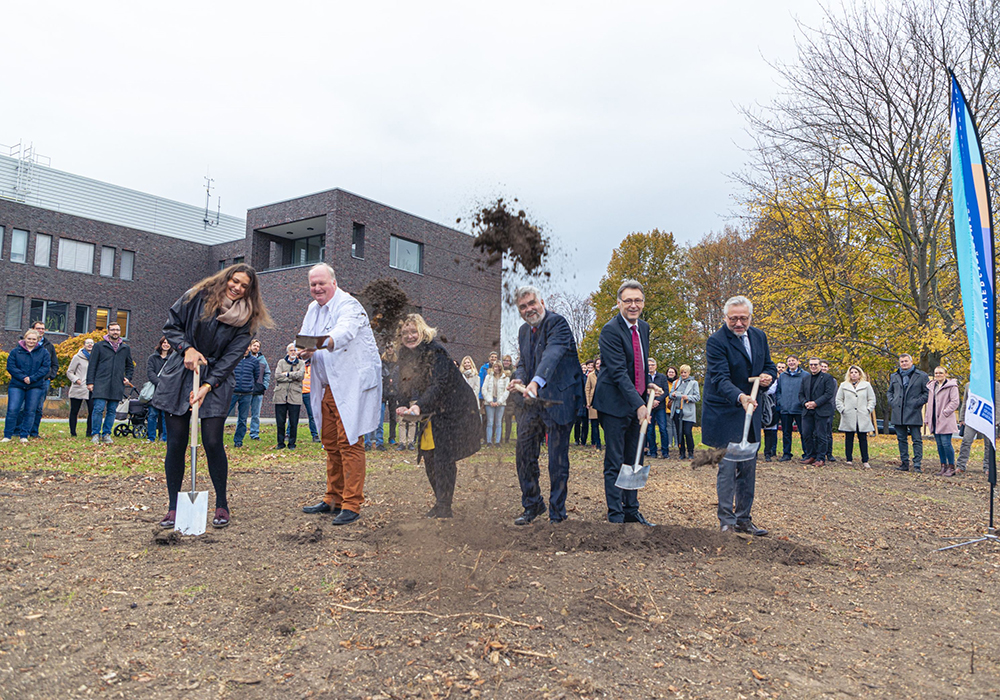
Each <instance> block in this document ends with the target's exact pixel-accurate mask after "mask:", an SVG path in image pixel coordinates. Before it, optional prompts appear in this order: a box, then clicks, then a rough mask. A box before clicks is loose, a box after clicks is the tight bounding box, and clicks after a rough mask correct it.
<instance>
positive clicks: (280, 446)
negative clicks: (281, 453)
mask: <svg viewBox="0 0 1000 700" xmlns="http://www.w3.org/2000/svg"><path fill="white" fill-rule="evenodd" d="M271 449H272V450H283V449H285V446H284V445H275V446H274V447H272V448H271Z"/></svg>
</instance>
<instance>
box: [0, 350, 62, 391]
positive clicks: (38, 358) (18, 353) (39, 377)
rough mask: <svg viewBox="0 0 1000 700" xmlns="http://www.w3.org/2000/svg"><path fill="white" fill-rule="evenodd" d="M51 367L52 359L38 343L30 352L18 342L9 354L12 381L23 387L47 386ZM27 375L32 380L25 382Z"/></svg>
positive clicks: (8, 369)
mask: <svg viewBox="0 0 1000 700" xmlns="http://www.w3.org/2000/svg"><path fill="white" fill-rule="evenodd" d="M51 368H52V359H51V358H50V357H49V353H47V352H46V351H45V348H43V347H42V346H41V345H36V346H35V349H34V350H32V351H31V352H28V351H27V350H25V349H24V348H22V347H21V344H20V343H18V344H17V345H15V346H14V349H13V350H11V351H10V354H9V355H7V373H8V374H10V383H11V384H13V385H15V386H19V387H21V388H22V389H41V388H42V387H43V386H45V380H46V379H48V378H49V370H50V369H51ZM25 377H27V378H28V379H30V380H31V382H29V383H28V384H25V383H24V379H25Z"/></svg>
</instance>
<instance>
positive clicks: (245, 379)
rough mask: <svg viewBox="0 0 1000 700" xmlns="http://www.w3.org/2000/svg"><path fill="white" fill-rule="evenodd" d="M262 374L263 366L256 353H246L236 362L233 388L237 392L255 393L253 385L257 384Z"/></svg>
mask: <svg viewBox="0 0 1000 700" xmlns="http://www.w3.org/2000/svg"><path fill="white" fill-rule="evenodd" d="M263 375H264V368H263V367H262V366H261V364H260V361H259V360H258V359H257V357H256V355H247V356H246V357H244V358H242V359H241V360H240V361H239V362H238V363H236V368H235V369H234V370H233V377H234V378H235V379H236V384H235V386H234V388H233V391H235V392H236V393H237V394H255V393H257V392H255V391H254V386H256V385H257V384H259V383H260V382H261V381H262V379H263Z"/></svg>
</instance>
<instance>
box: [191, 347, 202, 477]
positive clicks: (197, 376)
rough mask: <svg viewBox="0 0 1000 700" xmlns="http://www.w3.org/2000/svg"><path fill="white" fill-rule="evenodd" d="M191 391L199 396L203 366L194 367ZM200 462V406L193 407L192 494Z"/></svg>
mask: <svg viewBox="0 0 1000 700" xmlns="http://www.w3.org/2000/svg"><path fill="white" fill-rule="evenodd" d="M192 382H193V384H192V388H191V390H192V391H193V392H194V393H195V394H197V393H198V387H199V386H200V385H201V366H200V365H195V366H194V373H193V374H192ZM197 461H198V404H195V405H194V406H192V407H191V493H194V492H195V477H194V472H195V463H196V462H197Z"/></svg>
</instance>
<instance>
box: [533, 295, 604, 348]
mask: <svg viewBox="0 0 1000 700" xmlns="http://www.w3.org/2000/svg"><path fill="white" fill-rule="evenodd" d="M545 304H546V306H547V307H548V308H550V309H552V310H553V311H555V312H556V313H557V314H559V315H560V316H563V317H565V319H566V321H567V322H568V323H569V327H570V330H571V331H573V339H574V340H576V344H577V345H578V346H579V344H580V341H582V340H583V336H584V335H585V334H586V333H587V331H588V330H590V327H591V326H592V325H594V319H596V318H597V315H596V314H595V313H594V304H593V295H590V294H588V295H586V296H583V295H581V294H572V293H570V292H554V293H552V294H549V296H548V298H547V299H546V300H545Z"/></svg>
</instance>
